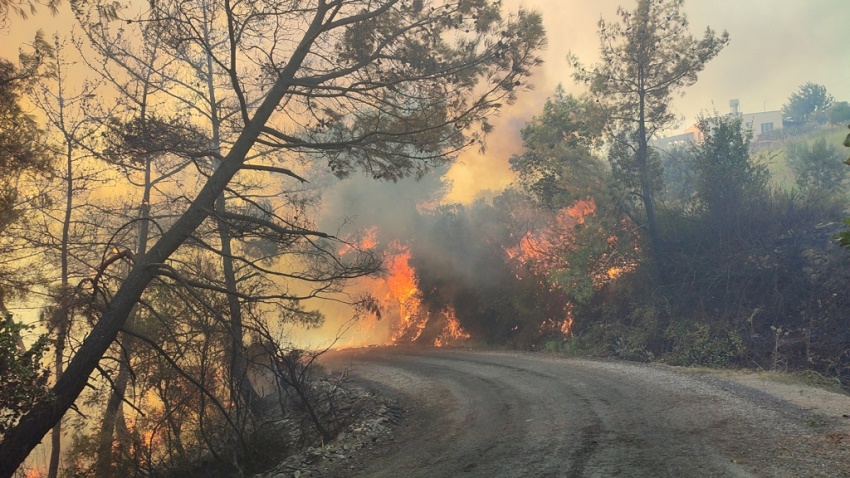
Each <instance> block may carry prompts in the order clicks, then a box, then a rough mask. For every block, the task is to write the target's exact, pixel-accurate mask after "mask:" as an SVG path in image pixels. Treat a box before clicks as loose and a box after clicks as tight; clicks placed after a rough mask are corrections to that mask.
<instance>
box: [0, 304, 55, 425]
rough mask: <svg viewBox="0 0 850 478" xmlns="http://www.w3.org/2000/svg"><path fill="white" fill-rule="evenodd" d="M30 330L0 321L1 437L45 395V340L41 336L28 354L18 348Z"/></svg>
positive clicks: (0, 319)
mask: <svg viewBox="0 0 850 478" xmlns="http://www.w3.org/2000/svg"><path fill="white" fill-rule="evenodd" d="M32 329H33V327H31V326H24V325H21V324H16V323H14V322H13V321H12V319H11V318H0V383H2V384H3V386H2V387H0V435H2V434H3V433H5V431H6V430H7V429H8V428H9V427H10V426H12V425H14V424H15V423H16V422H17V421H18V418H20V417H21V416H22V415H23V414H24V413H26V412H27V411H28V410H29V409H30V407H32V406H33V405H34V404H35V403H36V402H37V401H38V400H39V399H42V398H44V396H45V395H46V394H47V377H48V375H49V372H48V371H47V369H45V368H42V366H41V363H40V362H41V359H42V358H43V357H44V354H45V353H46V352H47V349H48V340H47V337H46V336H40V337H39V338H38V340H36V342H35V343H34V344H33V345H32V346H31V347H30V348H29V350H27V351H21V350H20V349H19V348H18V340H19V337H20V334H21V332H23V331H26V330H32Z"/></svg>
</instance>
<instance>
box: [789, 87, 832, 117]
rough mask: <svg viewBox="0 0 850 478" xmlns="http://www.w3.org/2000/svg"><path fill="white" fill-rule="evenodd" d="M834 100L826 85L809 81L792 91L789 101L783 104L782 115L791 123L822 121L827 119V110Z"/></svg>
mask: <svg viewBox="0 0 850 478" xmlns="http://www.w3.org/2000/svg"><path fill="white" fill-rule="evenodd" d="M834 102H835V99H834V98H833V97H832V95H830V94H829V93H828V92H827V91H826V87H825V86H823V85H818V84H816V83H812V82H808V83H806V84H804V85H801V86H800V88H799V89H798V90H797V91H795V92H794V93H791V96H789V97H788V102H787V103H785V104H784V105H782V117H783V118H784V119H785V121H788V122H791V123H805V122H807V121H817V122H819V123H822V122H825V121H826V120H827V117H826V112H827V110H829V108H830V107H831V106H832V104H833V103H834Z"/></svg>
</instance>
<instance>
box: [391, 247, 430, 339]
mask: <svg viewBox="0 0 850 478" xmlns="http://www.w3.org/2000/svg"><path fill="white" fill-rule="evenodd" d="M390 249H391V250H396V251H398V252H397V253H396V254H394V255H392V256H390V259H389V261H388V263H387V277H386V279H384V282H385V283H386V286H387V289H389V297H388V299H390V301H391V302H394V303H396V304H398V314H399V321H398V323H397V324H396V326H395V330H394V331H393V333H392V336H391V337H390V341H392V342H393V343H397V342H400V341H405V342H413V341H415V340H416V339H418V338H419V336H420V335H422V331H423V330H424V329H425V325H427V323H428V318H427V316H424V315H423V314H421V309H422V294H421V293H420V292H419V286H418V284H417V282H416V274H415V273H414V271H413V268H412V267H410V249H409V248H407V247H403V246H401V244H399V243H398V242H393V243H392V244H390Z"/></svg>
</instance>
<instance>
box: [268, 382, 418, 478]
mask: <svg viewBox="0 0 850 478" xmlns="http://www.w3.org/2000/svg"><path fill="white" fill-rule="evenodd" d="M335 395H336V397H335V400H336V402H337V403H336V406H337V408H338V412H339V413H340V414H347V415H350V416H351V417H352V423H351V424H350V425H348V426H347V427H345V429H344V430H343V431H342V432H341V433H340V434H339V435H337V437H336V439H334V440H333V441H332V442H331V443H327V444H324V445H323V446H317V447H309V448H307V449H306V450H304V451H302V452H300V453H297V454H294V455H292V456H290V457H289V458H287V459H286V460H285V461H283V462H281V463H280V464H278V465H277V466H276V467H275V468H273V469H272V470H269V471H267V472H265V473H261V474H258V475H255V476H254V478H308V477H314V478H315V477H319V476H325V475H326V474H327V472H328V470H329V469H331V468H333V469H334V470H339V469H341V468H346V462H348V461H352V460H353V459H354V455H355V454H356V453H359V452H362V450H363V449H364V448H367V447H372V446H377V445H381V444H386V443H389V442H392V441H394V436H393V435H394V433H393V427H394V426H395V425H397V424H398V423H399V421H400V420H401V419H402V418H403V415H404V411H403V409H402V408H401V407H400V406H399V405H398V403H397V402H396V401H394V400H392V399H390V398H387V397H382V396H378V395H376V394H375V393H373V392H370V391H368V390H366V389H365V388H363V387H360V386H357V385H351V384H348V385H346V386H345V387H344V388H338V389H337V391H336V393H335Z"/></svg>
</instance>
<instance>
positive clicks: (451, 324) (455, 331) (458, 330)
mask: <svg viewBox="0 0 850 478" xmlns="http://www.w3.org/2000/svg"><path fill="white" fill-rule="evenodd" d="M442 315H443V317H444V318H445V320H446V325H445V326H444V327H443V330H442V331H441V332H440V335H438V336H437V338H436V339H434V347H447V346H450V345H454V344H457V343H459V342H463V341H466V340H469V339H470V338H471V337H472V336H471V335H469V333H468V332H466V331H465V330H463V327H461V326H460V322H458V320H457V316H456V315H455V311H454V309H453V308H451V307H449V308H448V309H446V310H443V311H442Z"/></svg>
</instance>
